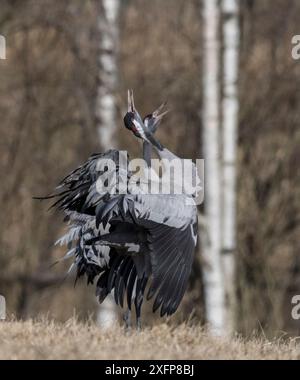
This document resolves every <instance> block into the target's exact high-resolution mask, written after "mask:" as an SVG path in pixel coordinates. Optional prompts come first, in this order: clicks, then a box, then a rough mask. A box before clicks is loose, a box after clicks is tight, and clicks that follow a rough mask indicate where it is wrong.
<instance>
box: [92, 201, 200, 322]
mask: <svg viewBox="0 0 300 380" xmlns="http://www.w3.org/2000/svg"><path fill="white" fill-rule="evenodd" d="M167 198H168V197H167V196H155V195H148V196H145V195H138V196H133V195H125V196H122V197H119V199H118V201H117V202H112V201H109V202H108V203H107V204H106V205H105V207H101V208H99V209H98V210H97V215H96V217H97V219H98V222H99V223H100V222H102V223H104V224H105V223H117V222H120V221H126V222H129V223H134V224H136V225H138V226H140V227H143V228H144V229H145V230H146V231H147V236H148V239H147V240H148V248H149V254H150V261H151V269H152V282H151V286H150V288H149V291H148V295H147V298H148V299H151V298H152V297H154V296H155V299H154V304H153V311H156V310H157V309H159V308H160V315H161V316H163V315H165V314H167V315H171V314H173V313H174V312H175V311H176V310H177V308H178V306H179V304H180V302H181V300H182V298H183V295H184V293H185V291H186V288H187V285H188V279H189V276H190V273H191V269H192V263H193V257H194V251H195V246H196V241H197V211H196V206H185V207H184V208H183V205H184V202H183V201H184V197H177V199H178V201H179V203H178V204H177V205H176V204H174V205H173V208H172V209H170V208H168V199H167ZM170 199H171V200H172V202H173V201H174V197H170ZM170 204H171V203H170ZM176 208H177V209H179V210H181V211H182V212H181V213H179V214H178V215H177V214H176V212H177V211H178V210H177V209H176ZM168 210H169V211H170V212H171V211H172V212H173V214H172V212H171V215H170V213H169V214H168ZM183 213H184V214H183ZM180 217H181V219H180Z"/></svg>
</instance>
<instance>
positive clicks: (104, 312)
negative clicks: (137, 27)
mask: <svg viewBox="0 0 300 380" xmlns="http://www.w3.org/2000/svg"><path fill="white" fill-rule="evenodd" d="M120 6H121V4H120V0H100V1H99V7H100V12H99V17H98V30H99V37H100V45H99V56H98V72H99V77H98V89H97V100H96V112H95V113H96V121H97V131H98V136H99V142H100V146H101V149H103V150H108V149H111V148H116V147H117V141H116V137H115V132H116V126H117V120H116V96H115V91H116V84H117V80H118V65H117V52H118V44H119V41H118V40H119V20H118V19H119V13H120ZM116 318H117V315H116V309H115V305H114V302H113V300H112V297H111V296H110V297H107V299H106V300H105V301H104V302H103V304H102V305H101V306H100V307H99V309H98V315H97V321H98V324H99V325H100V326H101V327H110V326H111V325H112V324H113V322H114V321H115V320H116Z"/></svg>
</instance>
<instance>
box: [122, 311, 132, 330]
mask: <svg viewBox="0 0 300 380" xmlns="http://www.w3.org/2000/svg"><path fill="white" fill-rule="evenodd" d="M123 320H124V322H125V330H126V331H128V330H130V328H131V311H130V310H129V309H127V310H126V311H125V313H124V315H123Z"/></svg>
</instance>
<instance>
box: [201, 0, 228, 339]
mask: <svg viewBox="0 0 300 380" xmlns="http://www.w3.org/2000/svg"><path fill="white" fill-rule="evenodd" d="M203 12H204V13H203V16H204V17H203V19H204V73H203V97H204V99H203V152H204V159H205V173H206V175H205V200H204V202H205V217H206V220H207V232H208V235H209V239H208V241H209V244H205V243H203V245H204V246H203V255H204V260H205V264H204V273H203V274H204V289H205V303H206V319H207V323H208V326H209V327H210V330H211V332H212V333H214V334H218V335H220V334H223V332H224V317H225V292H224V286H223V285H224V284H223V276H222V266H221V197H220V189H221V179H220V174H221V173H220V114H219V100H220V99H219V85H218V83H219V80H218V79H219V72H220V70H219V69H220V66H219V48H220V44H219V33H218V31H219V20H220V14H219V6H218V0H204V9H203Z"/></svg>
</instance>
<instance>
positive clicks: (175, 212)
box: [46, 93, 197, 324]
mask: <svg viewBox="0 0 300 380" xmlns="http://www.w3.org/2000/svg"><path fill="white" fill-rule="evenodd" d="M128 102H129V105H128V112H127V114H126V116H125V118H124V123H125V126H126V127H127V128H128V129H130V130H132V132H133V133H134V134H135V136H136V137H139V138H142V139H143V149H144V157H145V159H146V162H147V164H148V165H150V158H151V150H152V147H153V148H154V149H155V150H156V151H157V153H158V155H159V156H160V157H162V158H167V159H169V160H171V159H173V158H174V157H176V156H175V155H173V153H171V152H169V151H168V150H167V149H165V148H164V147H163V146H162V145H161V144H160V142H159V141H158V140H156V139H155V138H154V136H153V134H154V132H155V131H156V129H157V126H158V124H159V123H160V121H161V119H162V116H163V115H164V114H165V113H161V111H162V108H163V106H161V107H160V108H159V109H158V110H156V111H154V112H153V113H152V114H150V115H147V117H146V118H144V120H142V118H141V117H140V115H139V114H138V113H137V111H136V109H135V106H134V102H133V95H132V94H131V93H129V95H128ZM118 153H119V152H118V151H116V150H110V151H108V152H106V153H104V154H101V153H98V154H94V155H92V156H91V157H90V158H89V159H88V160H87V162H86V163H84V164H83V165H81V166H80V167H79V168H77V169H75V170H74V171H72V172H71V173H70V174H69V175H67V176H66V177H65V178H64V179H63V180H62V181H61V182H60V184H59V186H58V187H57V190H56V192H55V193H54V194H51V195H50V196H48V197H46V198H47V199H49V198H50V199H51V198H57V199H56V201H55V203H54V204H53V205H52V207H55V208H57V209H59V210H62V211H63V212H64V213H65V214H66V216H65V221H66V222H68V232H67V233H66V234H65V235H64V236H62V237H61V238H60V239H59V240H58V241H57V242H56V243H57V244H60V245H66V246H67V247H68V253H67V254H66V256H65V258H69V257H74V263H73V265H74V264H75V266H76V268H77V275H76V279H77V278H79V277H81V276H83V275H85V276H86V277H87V282H88V283H93V282H94V281H95V279H97V282H96V296H97V297H98V299H99V301H100V302H103V300H104V299H105V298H106V296H107V295H108V294H109V293H110V292H112V291H114V298H115V302H116V303H117V304H118V305H120V306H121V307H123V306H124V300H125V299H126V300H127V302H126V303H127V307H128V309H129V310H131V308H132V304H134V306H135V311H136V316H137V322H138V324H140V316H141V308H142V304H143V301H144V294H145V291H146V288H147V287H148V291H147V299H148V300H150V299H152V298H153V299H154V301H153V311H154V312H155V311H156V310H158V309H160V315H161V316H164V315H171V314H173V313H174V312H175V311H176V310H177V308H178V306H179V304H180V302H181V300H182V297H183V295H184V293H185V290H186V288H187V284H188V279H189V275H190V272H191V268H192V262H193V255H194V249H195V245H196V240H197V209H196V205H195V204H194V203H193V202H191V199H192V198H191V196H190V195H187V194H179V195H177V194H176V195H175V194H173V195H172V194H169V195H168V194H156V195H152V194H147V193H145V192H143V191H141V192H140V193H139V194H131V193H130V192H129V193H127V194H118V193H116V194H110V193H109V192H108V191H107V190H105V189H103V191H102V190H101V188H100V191H99V188H98V187H97V186H96V183H97V179H98V178H99V176H100V175H101V174H103V172H104V171H103V170H102V171H101V170H100V171H99V170H97V169H98V167H97V162H98V160H99V159H103V158H106V159H108V158H109V159H111V160H112V161H113V162H114V163H115V167H116V170H117V173H118V172H119V171H120V170H123V169H124V168H122V169H121V168H120V163H119V154H118ZM110 174H111V175H113V173H110V172H108V173H106V175H107V176H108V177H109V176H110ZM131 176H132V173H131V172H130V171H129V170H128V167H127V176H126V178H125V179H124V178H123V180H125V182H126V181H127V184H128V183H129V181H130V178H131ZM187 198H188V199H189V201H190V205H189V206H188V205H187V202H186V201H187Z"/></svg>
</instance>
